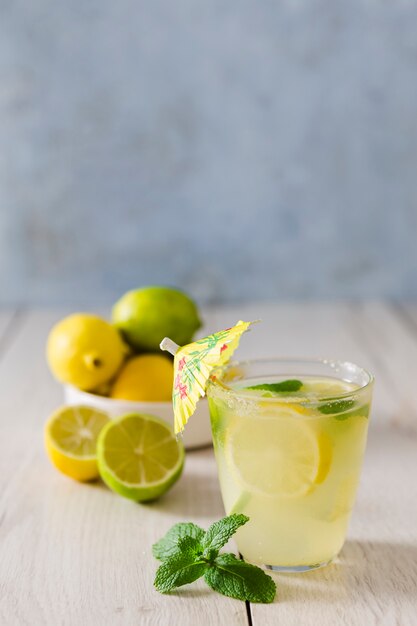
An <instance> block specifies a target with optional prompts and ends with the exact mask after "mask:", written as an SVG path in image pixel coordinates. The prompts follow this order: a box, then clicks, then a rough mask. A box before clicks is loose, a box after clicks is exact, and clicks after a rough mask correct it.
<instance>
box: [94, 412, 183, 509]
mask: <svg viewBox="0 0 417 626" xmlns="http://www.w3.org/2000/svg"><path fill="white" fill-rule="evenodd" d="M97 457H98V467H99V470H100V474H101V477H102V479H103V480H104V482H105V483H106V484H107V485H108V486H109V487H110V489H112V490H113V491H115V492H116V493H118V494H120V495H121V496H124V497H125V498H130V499H131V500H136V501H140V502H144V501H146V500H154V499H155V498H158V497H159V496H161V495H162V494H163V493H165V492H166V491H168V489H169V488H170V487H171V486H172V485H173V484H174V483H175V482H176V481H177V480H178V478H179V477H180V475H181V472H182V469H183V466H184V447H183V445H182V443H181V442H179V441H177V440H176V439H175V436H174V433H173V431H172V428H171V427H170V426H169V425H168V424H167V423H166V422H164V421H163V420H161V419H159V418H158V417H154V416H152V415H144V414H141V413H129V414H127V415H123V416H122V417H120V418H118V419H117V420H113V421H112V422H110V423H109V424H107V426H105V428H103V430H102V432H101V434H100V437H99V440H98V445H97Z"/></svg>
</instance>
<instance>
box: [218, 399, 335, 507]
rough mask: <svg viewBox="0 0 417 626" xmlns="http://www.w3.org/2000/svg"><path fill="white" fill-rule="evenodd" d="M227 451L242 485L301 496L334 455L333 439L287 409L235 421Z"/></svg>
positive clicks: (260, 491)
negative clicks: (329, 438)
mask: <svg viewBox="0 0 417 626" xmlns="http://www.w3.org/2000/svg"><path fill="white" fill-rule="evenodd" d="M225 451H226V458H227V462H228V465H229V468H230V470H231V472H232V475H234V477H235V480H236V481H237V482H239V483H240V484H241V486H242V488H243V489H245V490H246V491H248V492H252V493H258V494H261V495H266V496H280V497H298V496H303V495H305V494H307V493H308V492H309V491H310V490H311V489H312V488H313V487H314V486H315V485H317V484H319V483H321V482H323V480H324V479H325V477H326V475H327V473H328V470H329V467H330V463H331V457H332V448H331V443H330V440H328V439H327V438H324V437H323V435H320V434H318V433H317V432H316V429H315V428H314V426H313V425H312V424H311V423H310V421H309V420H308V419H303V418H302V417H300V415H299V413H298V412H295V413H294V412H293V411H292V409H290V408H288V407H282V408H281V409H280V413H279V416H278V415H277V416H272V417H265V418H264V417H260V418H258V419H256V420H255V419H251V418H241V419H240V420H239V421H237V422H235V424H234V426H233V427H232V428H231V429H230V430H229V431H228V433H227V438H226V442H225Z"/></svg>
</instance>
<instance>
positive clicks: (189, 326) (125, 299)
mask: <svg viewBox="0 0 417 626" xmlns="http://www.w3.org/2000/svg"><path fill="white" fill-rule="evenodd" d="M112 320H113V323H114V324H115V326H116V327H117V328H118V329H119V330H120V331H121V332H122V334H123V336H124V337H125V339H126V341H127V342H128V343H129V344H131V345H132V346H133V347H134V348H136V349H138V350H145V351H151V352H152V351H158V350H159V344H160V343H161V341H162V339H163V338H164V337H170V338H171V339H172V340H173V341H175V342H176V343H178V344H179V345H180V346H183V345H185V344H187V343H190V341H191V340H192V338H193V335H194V333H195V332H196V330H197V329H198V328H200V326H201V321H200V318H199V315H198V310H197V307H196V305H195V303H194V302H193V301H192V300H191V299H190V298H189V297H188V296H187V295H186V294H185V293H183V292H182V291H178V289H172V288H171V287H157V286H155V287H143V288H142V289H134V290H132V291H128V292H127V293H125V294H124V296H122V297H121V298H120V300H118V301H117V302H116V304H115V305H114V307H113V311H112Z"/></svg>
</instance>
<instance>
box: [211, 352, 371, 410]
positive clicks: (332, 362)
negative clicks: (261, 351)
mask: <svg viewBox="0 0 417 626" xmlns="http://www.w3.org/2000/svg"><path fill="white" fill-rule="evenodd" d="M262 363H282V364H285V363H288V364H296V363H298V364H300V365H302V364H305V365H309V364H310V365H320V364H321V365H328V366H330V367H331V368H332V367H333V368H335V369H336V367H337V366H351V367H354V368H355V369H356V370H357V371H358V372H359V373H362V374H364V375H365V376H366V377H367V382H366V383H365V384H364V385H361V386H360V387H358V388H357V389H354V390H351V391H345V392H342V393H340V392H339V393H334V394H326V395H323V396H320V397H318V398H315V399H314V402H321V401H322V400H338V399H345V398H350V397H352V396H354V395H357V394H358V393H362V392H363V391H365V390H366V389H368V388H370V387H371V386H372V385H373V383H374V381H375V377H374V375H373V374H371V372H369V371H368V370H367V369H365V368H364V367H361V366H360V365H357V364H356V363H354V362H353V361H346V360H342V359H324V358H304V357H300V358H297V357H264V358H255V359H244V360H243V359H242V360H241V361H229V362H228V363H226V364H225V365H221V366H218V367H215V368H213V370H212V371H211V373H210V378H209V380H208V386H207V389H208V388H209V387H210V386H213V387H217V388H219V389H221V390H222V391H223V392H229V393H231V394H232V395H234V396H237V397H239V398H243V399H248V400H249V399H250V400H252V401H253V400H254V399H255V398H254V395H253V394H252V393H250V392H249V393H248V392H245V390H244V389H236V387H232V386H230V385H228V384H227V383H225V382H223V381H222V380H219V379H218V378H217V377H216V372H220V371H222V372H225V371H227V370H228V369H229V368H232V367H239V366H243V365H252V364H262ZM305 375H307V376H308V374H305ZM294 376H296V374H294ZM336 380H337V379H336ZM339 380H343V379H342V378H340V377H339ZM277 401H278V402H294V403H297V402H305V401H306V399H305V398H302V397H301V396H290V395H284V394H283V395H282V397H279V396H266V397H262V402H277Z"/></svg>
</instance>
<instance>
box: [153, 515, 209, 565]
mask: <svg viewBox="0 0 417 626" xmlns="http://www.w3.org/2000/svg"><path fill="white" fill-rule="evenodd" d="M204 535H205V532H204V530H203V529H202V528H200V526H197V524H193V523H192V522H180V523H179V524H175V525H174V526H172V528H170V529H169V531H168V532H167V534H166V535H165V536H164V537H162V539H160V540H159V541H157V542H156V543H154V545H153V546H152V554H153V555H154V557H155V558H156V559H159V560H160V561H163V560H164V559H167V558H168V557H169V556H171V555H172V554H175V553H176V552H177V551H178V541H179V539H182V538H183V537H193V538H194V539H197V540H198V542H201V541H202V539H203V537H204Z"/></svg>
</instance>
